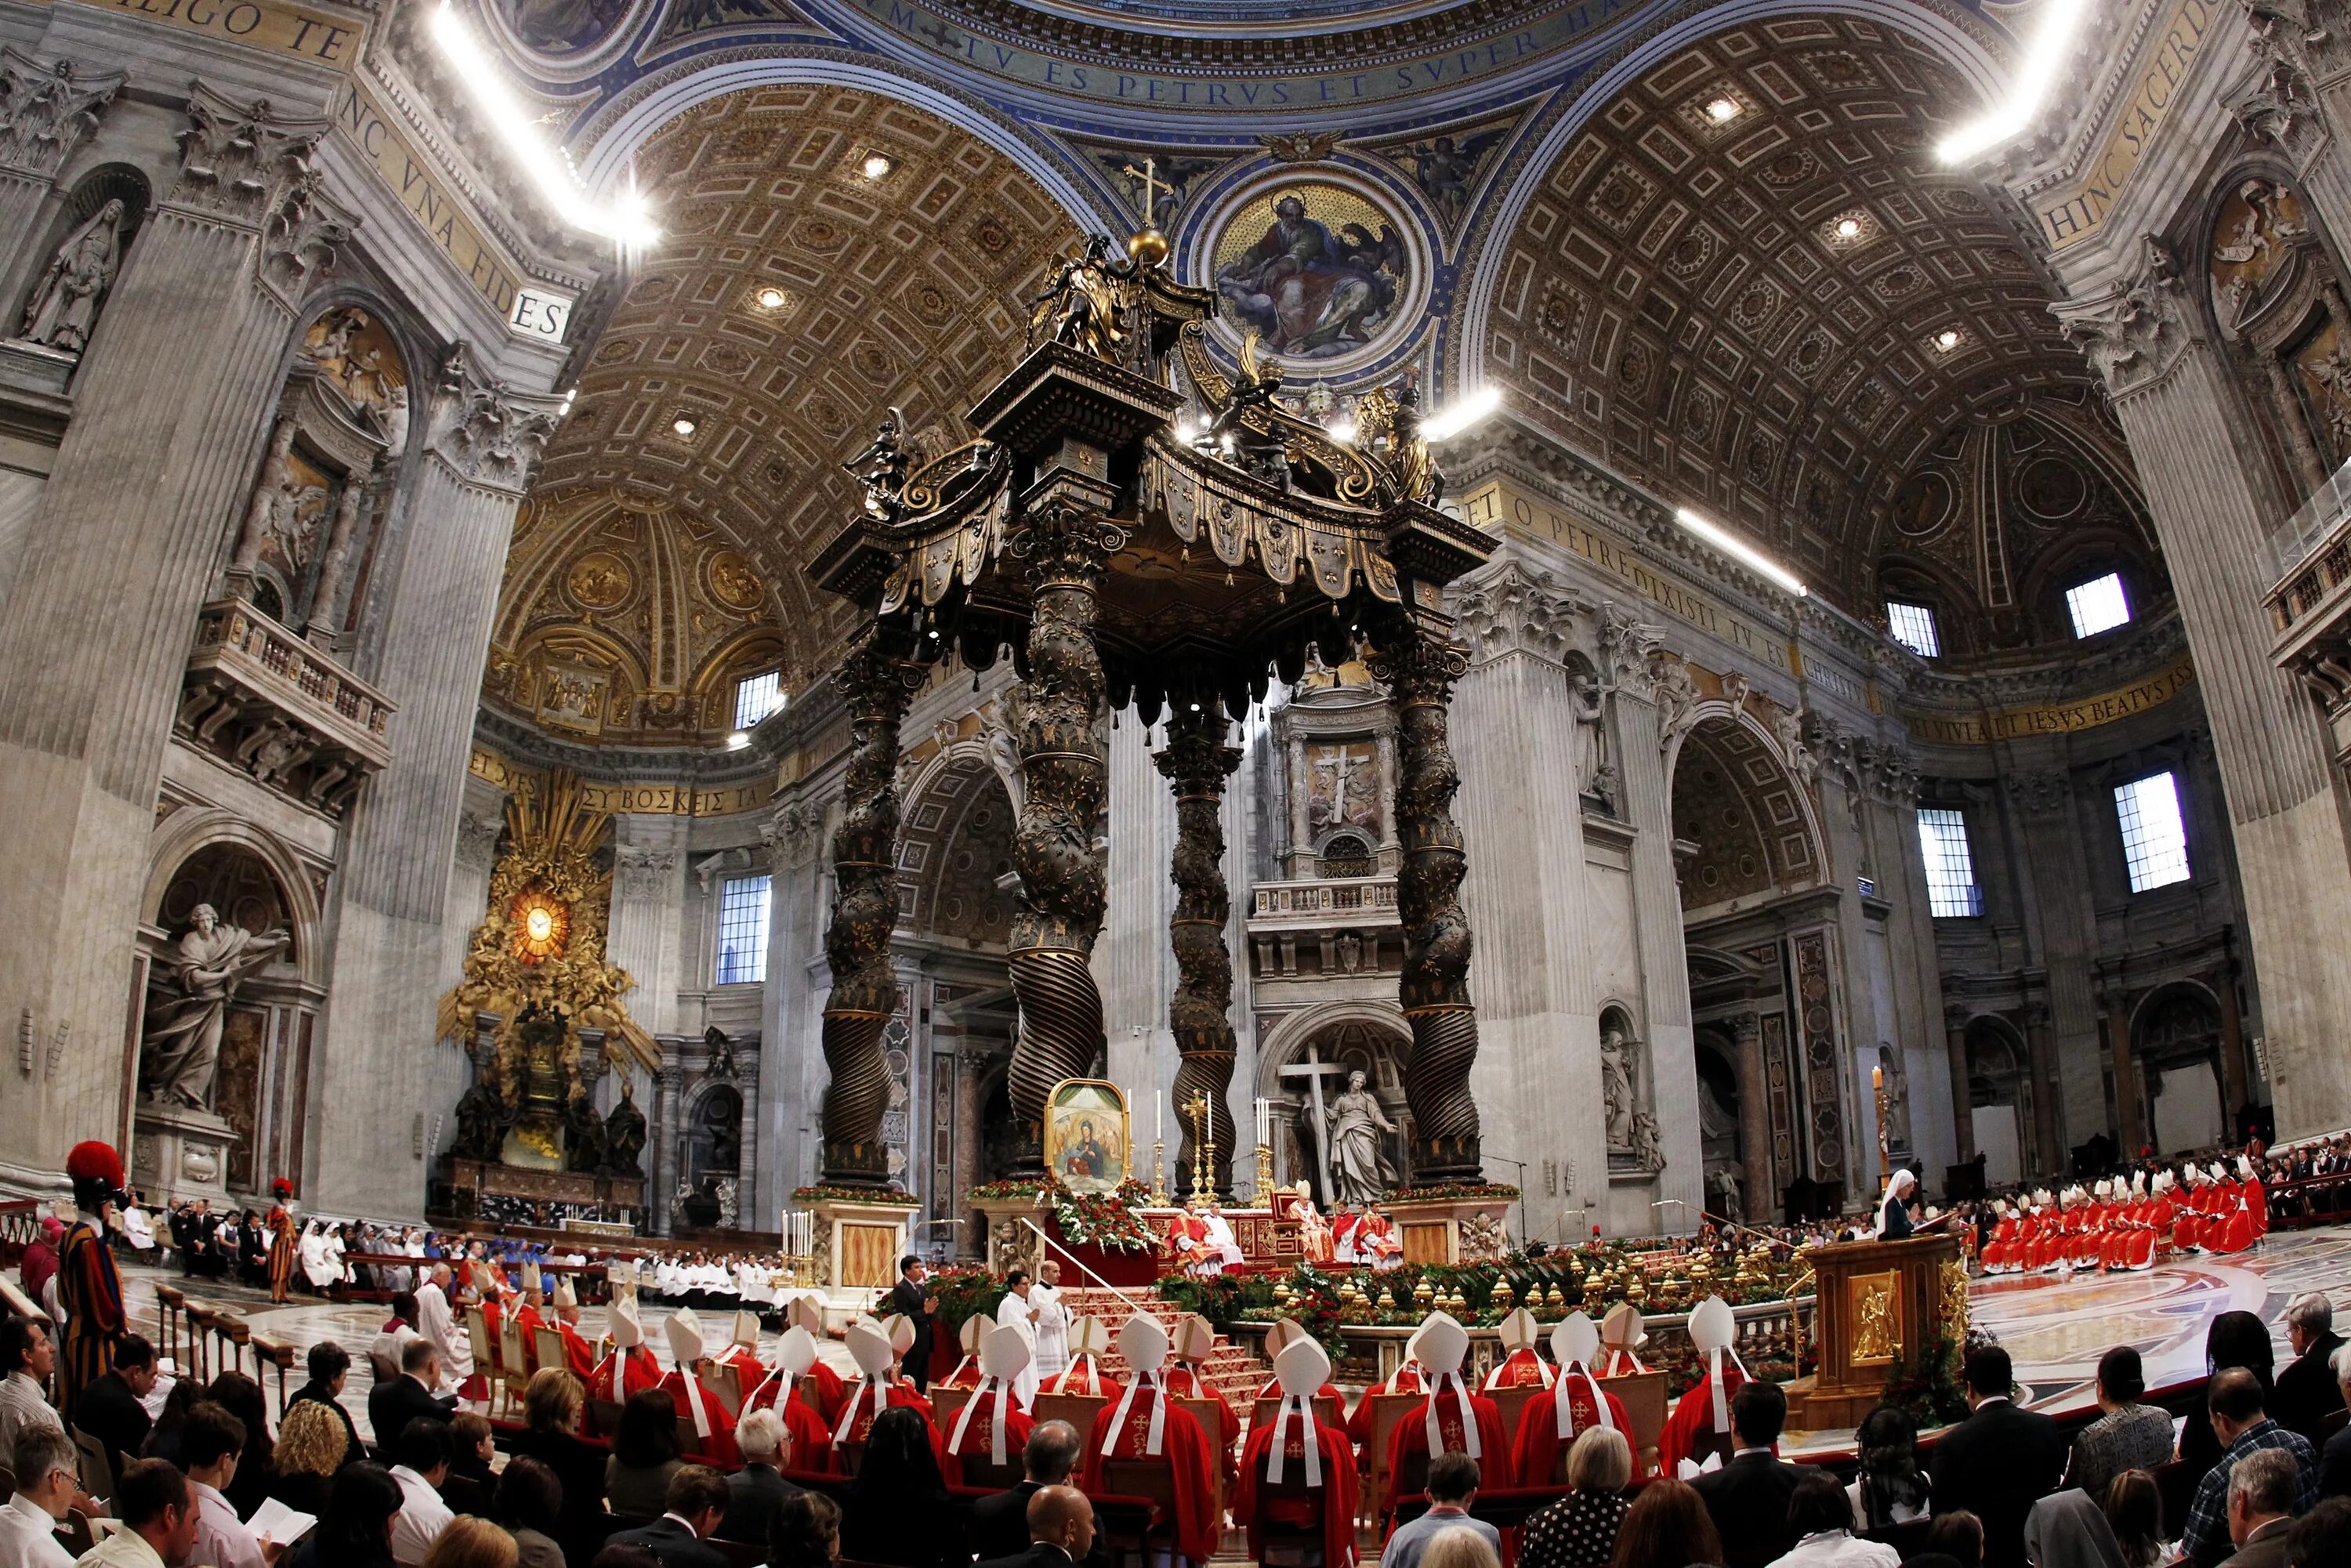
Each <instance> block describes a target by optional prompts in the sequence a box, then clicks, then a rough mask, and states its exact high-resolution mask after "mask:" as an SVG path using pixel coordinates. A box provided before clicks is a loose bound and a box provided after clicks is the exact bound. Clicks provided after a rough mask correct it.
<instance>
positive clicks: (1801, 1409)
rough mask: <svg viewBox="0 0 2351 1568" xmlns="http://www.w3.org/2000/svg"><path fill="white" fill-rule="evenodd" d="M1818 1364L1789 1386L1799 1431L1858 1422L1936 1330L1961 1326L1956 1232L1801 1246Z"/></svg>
mask: <svg viewBox="0 0 2351 1568" xmlns="http://www.w3.org/2000/svg"><path fill="white" fill-rule="evenodd" d="M1803 1258H1804V1261H1805V1262H1807V1263H1809V1264H1810V1265H1812V1270H1813V1292H1814V1296H1813V1299H1814V1301H1816V1302H1817V1303H1818V1304H1817V1305H1816V1306H1815V1307H1814V1309H1813V1310H1814V1312H1815V1313H1816V1315H1817V1317H1818V1320H1819V1324H1818V1326H1819V1338H1820V1367H1819V1370H1818V1371H1817V1372H1816V1373H1815V1374H1814V1375H1813V1377H1812V1379H1811V1380H1810V1381H1811V1386H1810V1387H1809V1388H1807V1387H1806V1386H1805V1385H1804V1384H1803V1383H1802V1382H1799V1383H1797V1384H1794V1385H1791V1387H1790V1388H1789V1390H1788V1395H1789V1401H1788V1402H1789V1404H1790V1406H1792V1408H1791V1410H1790V1411H1789V1420H1790V1422H1791V1424H1792V1425H1795V1426H1798V1427H1802V1429H1804V1430H1806V1431H1813V1432H1819V1431H1825V1430H1828V1429H1830V1428H1833V1427H1854V1426H1858V1425H1859V1424H1860V1422H1861V1418H1862V1417H1863V1416H1866V1415H1868V1414H1869V1413H1870V1411H1872V1410H1874V1409H1876V1407H1877V1405H1878V1403H1879V1401H1880V1400H1881V1399H1882V1398H1883V1397H1884V1396H1885V1393H1886V1384H1887V1383H1889V1382H1890V1381H1892V1380H1893V1378H1894V1376H1895V1375H1896V1372H1897V1371H1898V1370H1900V1369H1901V1368H1902V1366H1903V1365H1904V1364H1906V1363H1912V1362H1915V1360H1916V1358H1917V1354H1918V1352H1919V1351H1920V1349H1922V1348H1923V1347H1925V1346H1927V1345H1929V1344H1932V1343H1934V1342H1935V1340H1936V1339H1937V1338H1938V1337H1946V1338H1949V1339H1950V1340H1951V1341H1952V1342H1953V1343H1955V1344H1956V1343H1960V1342H1963V1341H1964V1340H1965V1339H1966V1338H1967V1333H1968V1272H1967V1265H1966V1264H1965V1263H1963V1262H1961V1261H1960V1258H1959V1238H1958V1237H1956V1236H1949V1235H1932V1236H1912V1237H1909V1238H1907V1239H1904V1240H1901V1241H1840V1242H1833V1243H1830V1244H1828V1245H1825V1246H1821V1247H1808V1248H1806V1249H1804V1253H1803Z"/></svg>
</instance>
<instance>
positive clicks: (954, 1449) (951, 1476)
mask: <svg viewBox="0 0 2351 1568" xmlns="http://www.w3.org/2000/svg"><path fill="white" fill-rule="evenodd" d="M972 1322H979V1323H985V1322H987V1320H986V1319H985V1318H977V1317H976V1318H974V1319H972ZM1034 1354H1035V1352H1034V1351H1032V1350H1031V1349H1030V1348H1029V1336H1028V1335H1027V1334H1025V1333H1021V1331H1020V1330H1019V1329H1018V1328H1016V1327H1015V1326H1013V1325H1012V1324H1010V1323H1000V1324H998V1325H996V1326H994V1327H991V1328H989V1329H987V1332H986V1333H983V1334H982V1335H981V1336H980V1339H979V1368H980V1381H979V1386H978V1388H977V1391H976V1392H975V1393H974V1394H973V1395H972V1396H971V1397H970V1398H969V1399H967V1400H966V1401H964V1406H963V1408H962V1409H960V1410H958V1411H956V1415H955V1419H954V1420H952V1421H950V1422H948V1423H947V1427H946V1431H945V1432H944V1433H942V1434H941V1435H940V1437H939V1442H938V1456H939V1473H940V1474H942V1475H944V1476H946V1478H947V1479H948V1480H950V1481H961V1480H965V1479H966V1477H965V1475H964V1469H963V1462H964V1460H965V1459H967V1458H977V1459H978V1460H980V1461H981V1462H982V1463H983V1464H989V1465H998V1466H1002V1465H1008V1464H1013V1463H1016V1462H1018V1460H1019V1458H1020V1450H1021V1449H1022V1448H1025V1447H1027V1446H1028V1442H1029V1432H1030V1430H1031V1429H1032V1428H1033V1427H1035V1426H1036V1423H1035V1422H1034V1421H1032V1420H1030V1419H1029V1416H1028V1415H1027V1413H1026V1412H1024V1411H1023V1410H1022V1409H1021V1408H1020V1401H1019V1395H1018V1394H1017V1393H1016V1392H1015V1391H1014V1389H1013V1384H1014V1383H1015V1382H1016V1381H1018V1380H1019V1376H1020V1375H1021V1374H1022V1373H1023V1372H1026V1371H1027V1370H1028V1369H1029V1361H1030V1359H1031V1358H1032V1357H1033V1355H1034ZM972 1484H978V1483H977V1481H974V1482H972Z"/></svg>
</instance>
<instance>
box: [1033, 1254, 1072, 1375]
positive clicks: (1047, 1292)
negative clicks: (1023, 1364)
mask: <svg viewBox="0 0 2351 1568" xmlns="http://www.w3.org/2000/svg"><path fill="white" fill-rule="evenodd" d="M1029 1308H1030V1315H1029V1322H1030V1325H1031V1327H1032V1328H1033V1330H1034V1338H1035V1339H1036V1342H1037V1345H1036V1350H1037V1354H1036V1356H1035V1358H1034V1359H1035V1363H1036V1373H1037V1382H1038V1384H1039V1385H1040V1386H1041V1385H1043V1384H1044V1381H1045V1380H1046V1379H1047V1378H1049V1377H1059V1376H1061V1369H1062V1368H1063V1367H1065V1366H1067V1365H1069V1364H1070V1309H1069V1308H1068V1307H1067V1306H1066V1305H1064V1304H1063V1302H1062V1301H1061V1264H1059V1263H1057V1262H1055V1261H1054V1260H1052V1259H1050V1258H1048V1259H1046V1260H1044V1261H1043V1262H1042V1263H1040V1264H1038V1265H1037V1282H1036V1283H1035V1284H1033V1285H1031V1286H1029Z"/></svg>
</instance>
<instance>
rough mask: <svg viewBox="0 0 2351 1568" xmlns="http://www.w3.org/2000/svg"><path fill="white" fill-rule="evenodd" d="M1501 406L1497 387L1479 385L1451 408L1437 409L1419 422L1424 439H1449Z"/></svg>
mask: <svg viewBox="0 0 2351 1568" xmlns="http://www.w3.org/2000/svg"><path fill="white" fill-rule="evenodd" d="M1501 406H1502V393H1501V391H1500V389H1499V388H1497V387H1479V389H1478V390H1477V391H1476V392H1471V393H1470V394H1469V395H1468V397H1465V398H1463V399H1462V400H1461V401H1460V402H1457V403H1455V404H1454V405H1453V406H1452V407H1451V408H1447V409H1442V410H1439V411H1438V412H1437V413H1432V414H1430V415H1429V416H1428V417H1427V418H1426V419H1424V420H1422V421H1421V422H1420V435H1421V439H1422V440H1424V441H1450V440H1452V439H1453V438H1454V437H1455V436H1457V435H1458V434H1461V433H1462V432H1463V431H1465V430H1468V429H1469V428H1470V427H1471V426H1473V425H1476V424H1478V423H1480V422H1482V421H1483V420H1484V419H1485V418H1486V416H1487V415H1488V414H1490V413H1493V412H1494V411H1495V410H1496V409H1498V408H1499V407H1501Z"/></svg>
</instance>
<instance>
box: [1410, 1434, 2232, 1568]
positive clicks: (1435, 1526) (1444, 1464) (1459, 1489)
mask: <svg viewBox="0 0 2351 1568" xmlns="http://www.w3.org/2000/svg"><path fill="white" fill-rule="evenodd" d="M1427 1487H1428V1511H1427V1512H1426V1513H1424V1514H1422V1515H1421V1516H1420V1517H1419V1518H1418V1519H1416V1520H1414V1521H1411V1522H1410V1523H1408V1524H1399V1525H1397V1526H1396V1527H1395V1531H1393V1532H1392V1533H1391V1534H1390V1535H1389V1536H1388V1543H1387V1546H1386V1547H1385V1548H1384V1550H1383V1551H1382V1552H1380V1568H1419V1563H1420V1554H1421V1553H1422V1552H1425V1551H1426V1550H1427V1548H1428V1543H1429V1542H1431V1541H1433V1540H1435V1539H1436V1538H1437V1535H1438V1533H1439V1532H1441V1531H1447V1530H1468V1531H1476V1532H1477V1533H1478V1534H1479V1535H1482V1536H1484V1537H1485V1538H1486V1544H1487V1545H1489V1546H1490V1547H1492V1548H1493V1549H1494V1553H1495V1555H1496V1556H1498V1557H1499V1556H1500V1555H1501V1551H1502V1532H1501V1531H1499V1530H1497V1529H1495V1528H1494V1527H1493V1526H1492V1525H1490V1524H1489V1523H1487V1522H1486V1521H1484V1520H1482V1519H1472V1518H1470V1517H1469V1500H1470V1499H1472V1498H1474V1497H1476V1496H1477V1495H1478V1461H1477V1460H1475V1459H1473V1458H1470V1457H1469V1456H1468V1455H1467V1454H1460V1453H1446V1454H1438V1455H1437V1456H1435V1457H1434V1458H1431V1459H1430V1460H1429V1461H1428V1481H1427ZM2225 1528H2226V1526H2225V1525H2224V1526H2223V1529H2224V1530H2225Z"/></svg>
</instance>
